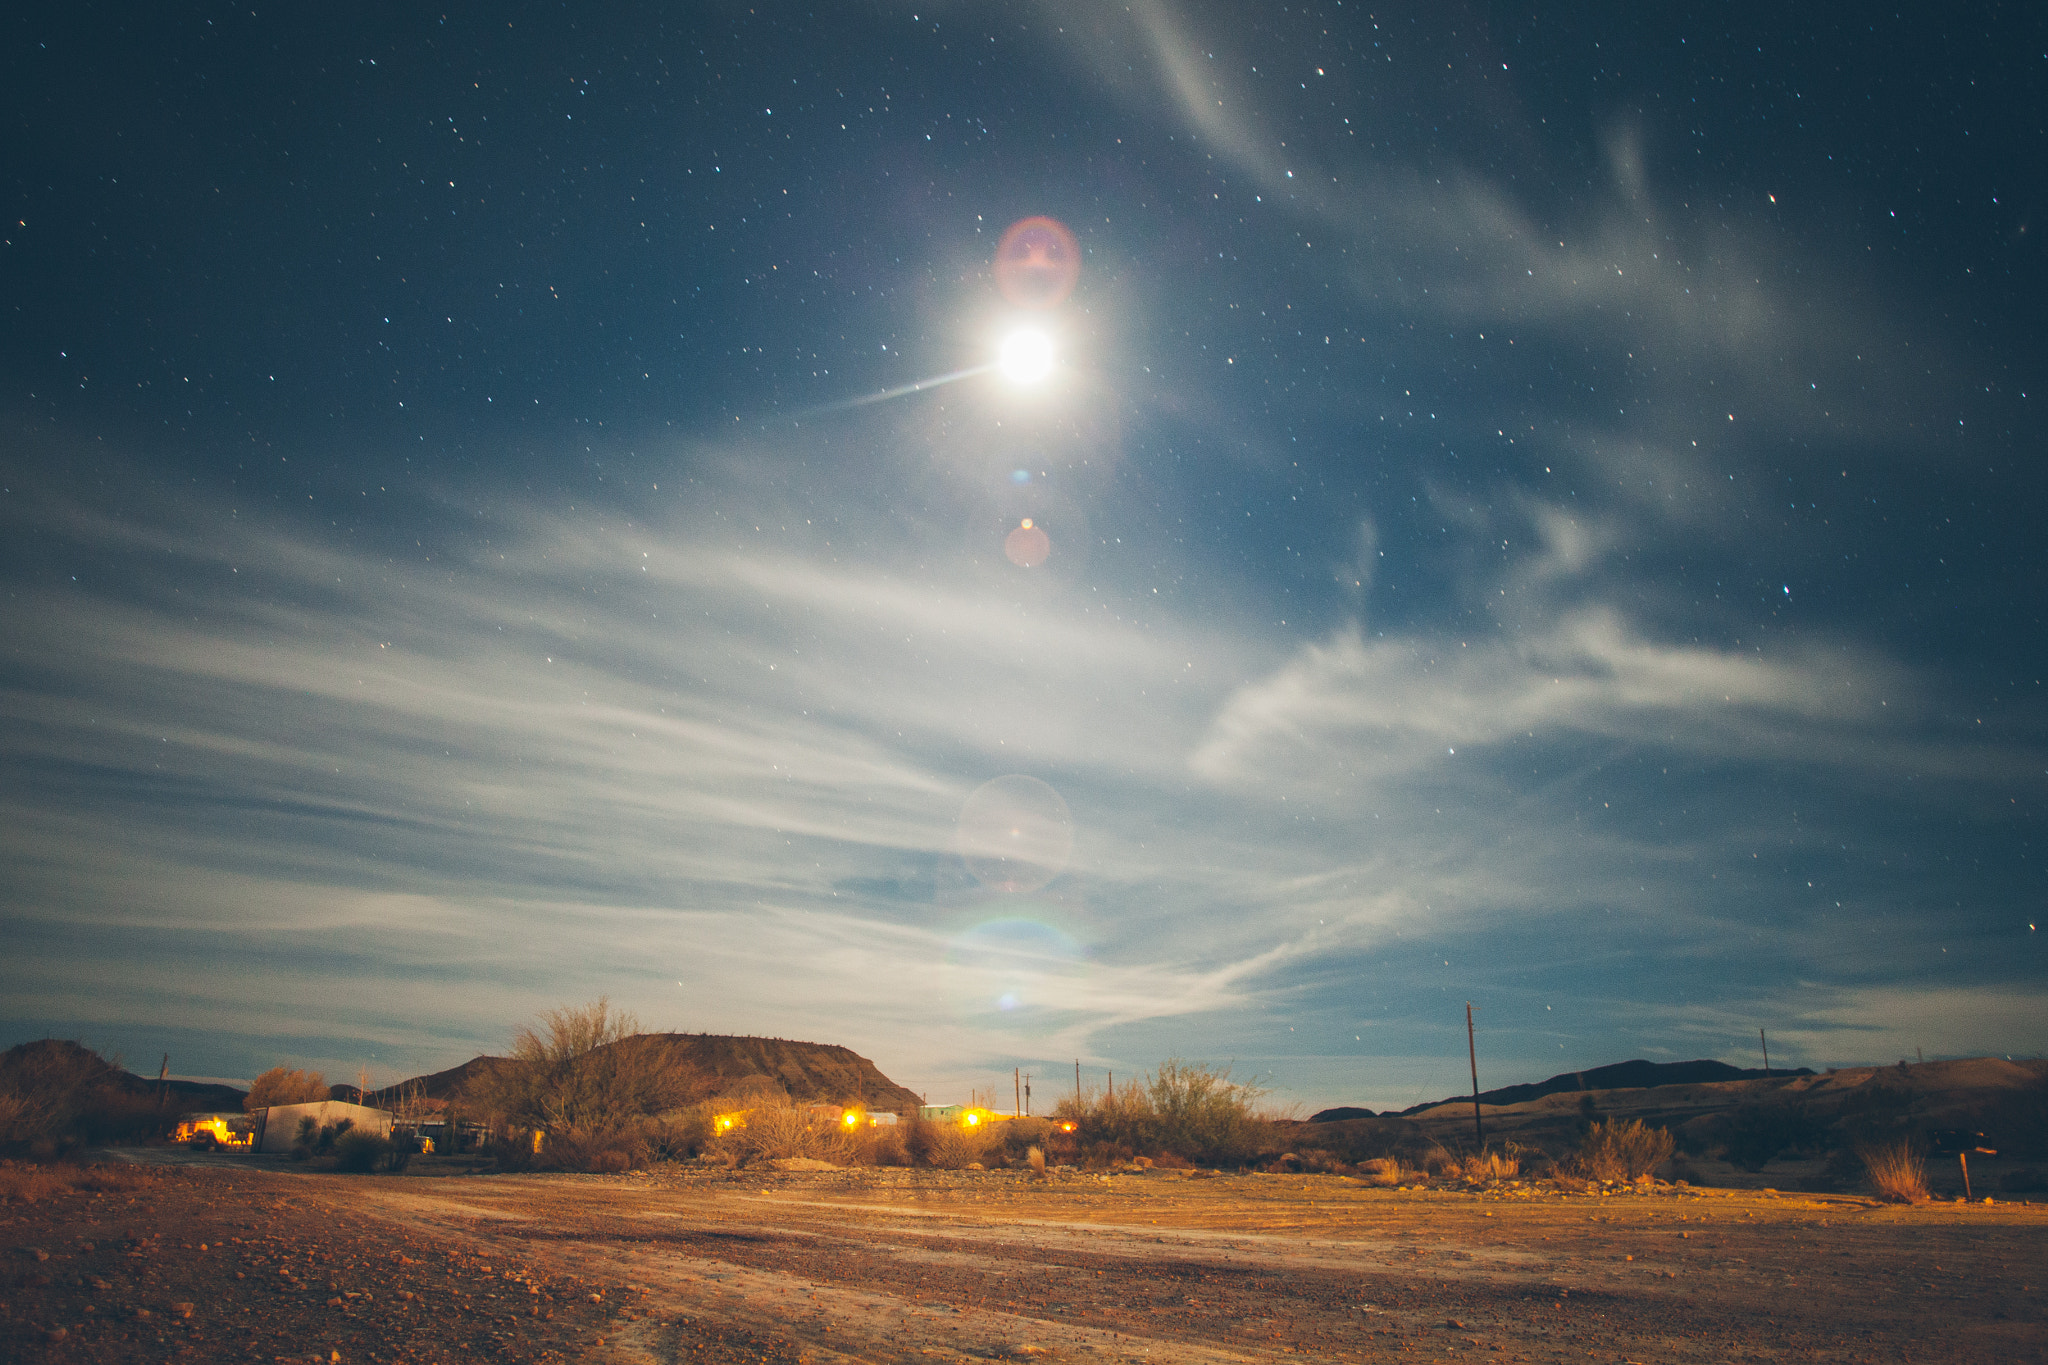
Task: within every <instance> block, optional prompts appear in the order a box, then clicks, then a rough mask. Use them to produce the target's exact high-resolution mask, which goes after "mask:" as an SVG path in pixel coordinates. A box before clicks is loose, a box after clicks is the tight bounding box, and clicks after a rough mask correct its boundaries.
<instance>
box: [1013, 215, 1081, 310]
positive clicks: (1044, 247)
mask: <svg viewBox="0 0 2048 1365" xmlns="http://www.w3.org/2000/svg"><path fill="white" fill-rule="evenodd" d="M995 272H996V288H997V289H998V290H1000V291H1001V292H1002V295H1003V297H1004V298H1005V299H1006V300H1008V301H1009V302H1010V303H1011V304H1013V305H1014V306H1016V307H1018V308H1051V307H1054V306H1055V305H1057V304H1060V303H1064V302H1065V301H1066V298H1067V295H1069V294H1071V293H1073V292H1074V286H1075V285H1076V284H1079V283H1080V282H1081V244H1080V242H1078V241H1076V240H1075V238H1074V234H1073V232H1072V231H1071V230H1069V229H1068V227H1067V225H1066V224H1065V223H1062V222H1060V221H1059V220H1058V219H1057V218H1046V217H1043V216H1040V217H1035V218H1021V219H1019V220H1018V221H1016V222H1014V223H1012V224H1010V226H1009V227H1008V228H1007V229H1005V230H1004V232H1003V236H1002V240H1001V241H999V242H997V243H996V263H995Z"/></svg>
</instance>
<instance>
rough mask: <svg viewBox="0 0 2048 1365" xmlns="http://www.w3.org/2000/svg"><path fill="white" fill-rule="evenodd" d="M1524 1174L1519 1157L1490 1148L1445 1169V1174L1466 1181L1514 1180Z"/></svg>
mask: <svg viewBox="0 0 2048 1365" xmlns="http://www.w3.org/2000/svg"><path fill="white" fill-rule="evenodd" d="M1521 1172H1522V1163H1521V1160H1520V1158H1519V1157H1517V1156H1516V1155H1514V1154H1513V1153H1510V1152H1497V1151H1494V1150H1492V1149H1491V1148H1489V1149H1488V1150H1486V1151H1483V1152H1480V1153H1478V1154H1476V1155H1474V1156H1468V1157H1464V1158H1462V1159H1460V1160H1458V1161H1455V1162H1453V1163H1451V1164H1450V1165H1448V1166H1446V1167H1445V1168H1444V1174H1446V1175H1450V1176H1456V1177H1459V1178H1462V1179H1465V1180H1473V1181H1486V1180H1512V1179H1513V1178H1514V1177H1516V1176H1517V1175H1520V1174H1521Z"/></svg>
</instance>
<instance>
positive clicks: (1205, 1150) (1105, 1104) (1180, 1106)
mask: <svg viewBox="0 0 2048 1365" xmlns="http://www.w3.org/2000/svg"><path fill="white" fill-rule="evenodd" d="M1264 1094H1265V1092H1264V1091H1263V1090H1261V1089H1259V1088H1258V1087H1257V1086H1253V1085H1248V1084H1245V1083H1244V1082H1241V1081H1233V1080H1231V1079H1230V1069H1229V1068H1228V1067H1220V1068H1219V1067H1212V1066H1205V1065H1202V1064H1200V1063H1195V1062H1184V1061H1182V1060H1180V1059H1179V1058H1172V1059H1169V1060H1167V1061H1165V1062H1162V1063H1160V1065H1159V1069H1158V1070H1157V1071H1156V1072H1154V1073H1153V1074H1152V1075H1151V1076H1150V1077H1148V1078H1147V1079H1146V1080H1145V1081H1144V1082H1142V1083H1141V1084H1138V1085H1133V1086H1126V1087H1124V1088H1123V1089H1120V1090H1112V1091H1110V1092H1108V1093H1106V1094H1103V1095H1100V1096H1096V1097H1093V1098H1091V1099H1087V1100H1081V1099H1076V1098H1073V1097H1069V1098H1068V1099H1065V1100H1062V1101H1060V1104H1059V1107H1058V1108H1057V1109H1056V1110H1055V1111H1054V1116H1055V1117H1057V1118H1060V1119H1064V1120H1066V1121H1068V1122H1071V1123H1073V1124H1074V1126H1075V1127H1074V1136H1075V1138H1076V1140H1077V1141H1078V1142H1079V1144H1080V1146H1081V1148H1082V1149H1083V1150H1084V1151H1085V1152H1088V1153H1090V1154H1091V1155H1094V1156H1096V1157H1110V1158H1116V1157H1130V1156H1134V1155H1139V1154H1147V1155H1163V1154H1171V1155H1173V1156H1177V1157H1180V1158H1183V1159H1185V1160H1188V1161H1195V1162H1202V1163H1205V1164H1210V1165H1227V1164H1231V1163H1234V1162H1241V1161H1243V1160H1245V1159H1247V1158H1248V1157H1250V1156H1252V1155H1253V1154H1254V1153H1256V1152H1258V1151H1259V1150H1261V1148H1263V1147H1266V1146H1267V1145H1269V1144H1270V1142H1271V1138H1272V1130H1271V1125H1269V1124H1267V1123H1265V1122H1263V1121H1262V1120H1261V1119H1260V1118H1259V1116H1258V1114H1257V1113H1256V1111H1255V1108H1254V1106H1255V1105H1256V1104H1257V1102H1258V1100H1259V1099H1260V1098H1261V1097H1262V1096H1263V1095H1264Z"/></svg>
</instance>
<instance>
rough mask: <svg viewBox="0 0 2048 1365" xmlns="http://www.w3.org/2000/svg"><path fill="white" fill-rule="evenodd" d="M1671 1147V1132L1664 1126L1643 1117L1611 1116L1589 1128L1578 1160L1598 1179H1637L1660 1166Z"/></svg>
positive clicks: (1582, 1167)
mask: <svg viewBox="0 0 2048 1365" xmlns="http://www.w3.org/2000/svg"><path fill="white" fill-rule="evenodd" d="M1671 1151H1672V1141H1671V1134H1670V1133H1668V1132H1666V1131H1665V1130H1664V1129H1662V1128H1651V1127H1648V1126H1647V1125H1645V1124H1644V1123H1643V1122H1642V1120H1640V1119H1630V1120H1629V1121H1627V1122H1626V1123H1624V1122H1622V1121H1621V1120H1619V1119H1608V1120H1604V1121H1598V1122H1595V1123H1594V1124H1593V1125H1592V1126H1591V1127H1589V1128H1588V1129H1587V1130H1586V1136H1585V1138H1584V1139H1583V1140H1582V1141H1581V1142H1580V1143H1579V1150H1578V1154H1577V1156H1576V1157H1575V1158H1574V1160H1575V1164H1576V1165H1577V1166H1578V1168H1579V1170H1580V1171H1581V1172H1582V1173H1583V1174H1585V1175H1587V1176H1589V1177H1591V1178H1592V1179H1594V1180H1634V1179H1636V1178H1638V1177H1640V1176H1645V1175H1648V1174H1649V1173H1650V1172H1651V1171H1654V1170H1655V1169H1657V1167H1658V1165H1660V1164H1661V1163H1662V1162H1664V1161H1665V1160H1667V1159H1668V1158H1669V1157H1670V1156H1671Z"/></svg>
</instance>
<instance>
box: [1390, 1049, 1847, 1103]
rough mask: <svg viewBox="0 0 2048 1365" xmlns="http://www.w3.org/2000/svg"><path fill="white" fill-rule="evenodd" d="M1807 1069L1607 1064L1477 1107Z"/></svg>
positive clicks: (1492, 1093) (1460, 1098)
mask: <svg viewBox="0 0 2048 1365" xmlns="http://www.w3.org/2000/svg"><path fill="white" fill-rule="evenodd" d="M1812 1074H1813V1071H1812V1069H1811V1068H1809V1067H1799V1068H1797V1069H1796V1070H1791V1071H1787V1070H1786V1069H1784V1068H1783V1067H1773V1068H1772V1069H1771V1070H1770V1071H1768V1072H1764V1071H1760V1070H1756V1069H1753V1068H1752V1069H1750V1070H1744V1069H1743V1068H1741V1067H1739V1066H1730V1065H1728V1063H1726V1062H1714V1061H1706V1060H1701V1061H1697V1062H1646V1061H1643V1060H1641V1059H1640V1058H1638V1059H1637V1060H1634V1061H1627V1062H1611V1063H1609V1064H1608V1065H1606V1066H1596V1067H1592V1068H1590V1069H1589V1070H1585V1071H1565V1072H1561V1073H1559V1074H1558V1075H1555V1076H1552V1077H1551V1078H1550V1079H1549V1080H1547V1081H1536V1082H1533V1083H1531V1084H1529V1085H1509V1086H1503V1087H1501V1088H1500V1089H1498V1090H1482V1091H1480V1092H1479V1102H1480V1103H1481V1104H1521V1103H1524V1102H1525V1101H1528V1100H1536V1099H1541V1098H1543V1097H1544V1096H1545V1095H1555V1094H1557V1093H1559V1092H1560V1091H1566V1090H1570V1091H1580V1090H1649V1089H1653V1088H1655V1087H1657V1086H1660V1085H1701V1084H1705V1083H1708V1082H1718V1081H1768V1080H1775V1079H1778V1078H1781V1077H1788V1076H1811V1075H1812ZM1460 1103H1463V1104H1466V1105H1470V1104H1471V1103H1472V1097H1471V1096H1470V1095H1453V1096H1451V1097H1450V1098H1449V1099H1445V1100H1431V1101H1430V1102H1428V1103H1426V1104H1417V1105H1412V1106H1410V1107H1409V1108H1407V1109H1403V1110H1402V1111H1401V1113H1402V1114H1403V1115H1408V1114H1420V1113H1422V1112H1424V1111H1425V1110H1429V1109H1435V1108H1436V1107H1438V1106H1439V1105H1445V1104H1460Z"/></svg>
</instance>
